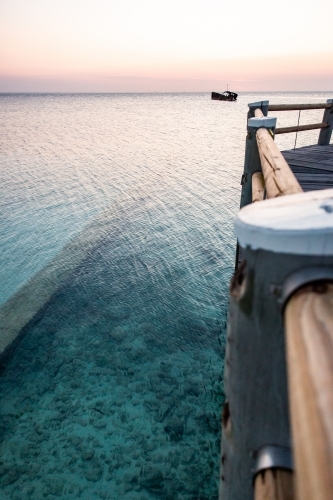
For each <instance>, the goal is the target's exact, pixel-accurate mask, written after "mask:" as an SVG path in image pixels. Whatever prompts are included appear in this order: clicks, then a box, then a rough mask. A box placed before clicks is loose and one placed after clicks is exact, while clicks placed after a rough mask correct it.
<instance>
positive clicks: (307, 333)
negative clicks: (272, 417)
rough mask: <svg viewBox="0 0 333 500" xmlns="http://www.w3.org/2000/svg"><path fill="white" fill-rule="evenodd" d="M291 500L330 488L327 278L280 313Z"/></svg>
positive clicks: (321, 498) (332, 342)
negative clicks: (291, 454) (290, 453)
mask: <svg viewBox="0 0 333 500" xmlns="http://www.w3.org/2000/svg"><path fill="white" fill-rule="evenodd" d="M284 320H285V333H286V344H287V367H288V385H289V401H290V409H291V425H292V436H293V443H294V445H293V449H294V459H295V465H296V477H297V481H296V489H297V500H314V499H316V500H329V499H331V498H332V492H333V432H332V422H333V283H330V282H328V281H326V282H325V281H321V282H315V283H314V284H311V285H307V286H304V287H303V288H301V289H300V290H298V291H297V292H296V293H295V294H294V295H293V296H292V297H291V299H290V300H289V302H288V303H287V306H286V309H285V314H284Z"/></svg>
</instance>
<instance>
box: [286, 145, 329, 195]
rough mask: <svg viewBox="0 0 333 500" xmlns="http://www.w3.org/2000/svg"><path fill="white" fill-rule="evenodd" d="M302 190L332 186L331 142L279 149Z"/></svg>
mask: <svg viewBox="0 0 333 500" xmlns="http://www.w3.org/2000/svg"><path fill="white" fill-rule="evenodd" d="M281 153H282V155H283V157H284V159H285V160H286V162H287V163H288V165H289V167H290V169H291V171H292V172H293V173H294V175H295V177H296V179H297V180H298V182H299V184H300V186H301V188H302V189H303V191H313V190H316V189H327V188H331V187H333V144H330V145H327V146H318V145H315V146H306V147H303V148H298V149H295V150H293V149H291V150H288V151H281Z"/></svg>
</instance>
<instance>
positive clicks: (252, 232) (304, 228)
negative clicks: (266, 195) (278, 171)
mask: <svg viewBox="0 0 333 500" xmlns="http://www.w3.org/2000/svg"><path fill="white" fill-rule="evenodd" d="M235 233H236V237H237V239H238V241H239V244H240V245H241V247H243V248H246V247H250V248H252V250H258V249H262V250H269V251H272V252H276V253H289V254H298V255H332V256H333V189H324V190H322V191H310V192H308V193H299V194H291V195H286V196H281V197H279V198H272V199H270V200H264V201H259V202H256V203H253V204H252V205H247V206H246V207H244V208H242V209H241V210H240V211H239V212H238V214H237V216H236V220H235Z"/></svg>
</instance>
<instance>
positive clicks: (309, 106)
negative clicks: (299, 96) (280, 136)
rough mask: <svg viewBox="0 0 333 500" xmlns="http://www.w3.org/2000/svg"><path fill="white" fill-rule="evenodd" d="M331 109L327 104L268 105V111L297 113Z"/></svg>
mask: <svg viewBox="0 0 333 500" xmlns="http://www.w3.org/2000/svg"><path fill="white" fill-rule="evenodd" d="M330 107H332V105H331V104H329V103H327V102H322V103H316V104H314V103H311V104H269V105H268V111H298V110H301V109H327V108H330Z"/></svg>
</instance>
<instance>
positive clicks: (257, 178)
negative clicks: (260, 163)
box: [252, 172, 265, 203]
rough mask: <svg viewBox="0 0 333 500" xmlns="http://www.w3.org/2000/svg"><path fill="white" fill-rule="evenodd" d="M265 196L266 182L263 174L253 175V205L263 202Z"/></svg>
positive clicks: (255, 173)
mask: <svg viewBox="0 0 333 500" xmlns="http://www.w3.org/2000/svg"><path fill="white" fill-rule="evenodd" d="M264 195H265V182H264V176H263V174H262V172H254V174H253V175H252V203H254V202H256V201H262V200H263V199H264Z"/></svg>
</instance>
